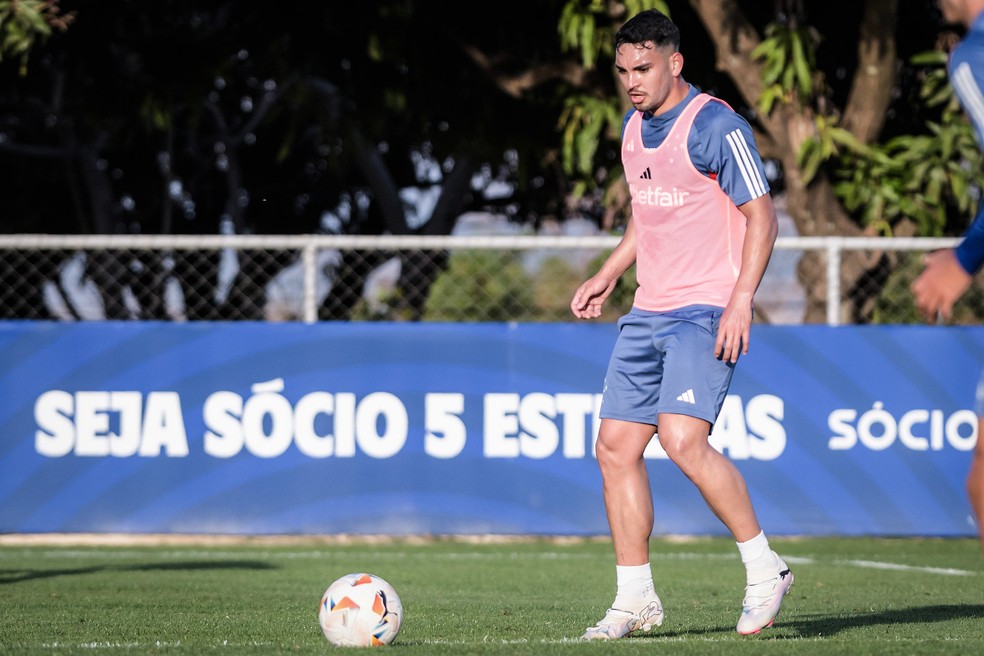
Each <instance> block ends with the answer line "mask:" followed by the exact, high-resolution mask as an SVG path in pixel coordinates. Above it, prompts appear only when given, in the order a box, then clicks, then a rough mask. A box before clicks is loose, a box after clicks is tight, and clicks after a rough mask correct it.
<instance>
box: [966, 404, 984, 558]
mask: <svg viewBox="0 0 984 656" xmlns="http://www.w3.org/2000/svg"><path fill="white" fill-rule="evenodd" d="M967 497H968V498H969V499H970V506H971V508H973V509H974V516H975V518H976V519H977V530H978V532H979V533H980V540H981V551H982V553H984V417H979V418H978V419H977V446H975V447H974V453H973V455H972V456H971V460H970V471H968V472H967Z"/></svg>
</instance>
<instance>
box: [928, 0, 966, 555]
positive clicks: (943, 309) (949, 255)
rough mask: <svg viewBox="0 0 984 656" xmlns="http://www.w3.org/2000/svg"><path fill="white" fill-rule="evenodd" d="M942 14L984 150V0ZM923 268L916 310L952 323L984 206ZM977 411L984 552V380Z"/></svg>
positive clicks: (956, 86) (961, 93)
mask: <svg viewBox="0 0 984 656" xmlns="http://www.w3.org/2000/svg"><path fill="white" fill-rule="evenodd" d="M940 9H941V10H942V12H943V18H944V19H945V20H946V21H947V22H949V23H957V24H960V25H963V26H964V27H965V28H967V30H968V31H967V34H966V35H965V36H964V38H963V40H962V41H961V42H960V43H959V44H957V47H956V48H954V50H953V53H952V54H951V55H950V62H949V65H948V69H949V73H950V81H951V83H952V86H953V90H954V91H955V92H956V94H957V98H958V99H959V100H960V105H961V107H963V108H964V111H965V112H966V113H967V115H968V116H969V117H970V120H971V122H972V123H973V125H974V134H976V135H977V142H978V144H980V145H981V146H982V147H984V93H982V91H981V90H982V88H984V0H940ZM923 262H924V263H925V265H926V268H925V269H924V270H923V272H922V273H921V274H920V275H919V277H918V278H916V280H915V281H914V282H913V283H912V293H913V296H914V298H915V302H916V307H917V308H918V309H919V311H920V312H922V314H923V316H925V317H926V319H927V320H928V321H936V320H937V319H938V318H939V317H942V318H943V319H949V318H950V315H951V313H952V311H953V304H954V303H955V302H956V301H957V299H958V298H960V297H961V296H962V295H963V293H964V292H965V291H967V289H968V288H969V287H970V283H971V281H972V279H973V276H974V274H975V273H977V272H978V271H980V270H981V267H982V266H984V204H981V206H980V207H979V208H978V210H977V216H976V217H975V219H974V221H973V222H972V223H971V224H970V228H968V229H967V232H966V233H964V238H963V241H961V242H960V244H959V245H958V246H957V247H956V248H952V249H946V250H942V251H936V252H935V253H930V254H928V255H926V256H925V257H924V258H923ZM976 411H977V446H976V447H975V449H974V454H973V456H972V457H971V462H970V471H969V472H968V474H967V495H968V497H969V498H970V505H971V506H972V507H973V509H974V514H975V515H976V516H977V530H978V532H979V533H980V539H981V547H982V549H984V440H982V438H981V436H982V435H984V374H982V376H981V381H980V383H978V385H977V405H976Z"/></svg>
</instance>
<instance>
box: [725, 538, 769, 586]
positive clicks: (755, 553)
mask: <svg viewBox="0 0 984 656" xmlns="http://www.w3.org/2000/svg"><path fill="white" fill-rule="evenodd" d="M735 544H737V545H738V553H740V554H741V562H742V563H743V564H744V565H745V574H746V578H747V580H748V582H749V583H755V582H757V580H764V579H765V578H767V577H768V574H770V573H771V571H772V570H774V569H775V568H776V567H778V566H779V561H778V560H776V554H775V552H774V551H772V549H770V548H769V539H768V538H766V537H765V531H762V532H760V533H759V534H758V535H756V536H755V537H754V538H752V539H751V540H748V541H746V542H736V543H735ZM753 579H757V580H753Z"/></svg>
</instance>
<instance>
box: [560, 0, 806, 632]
mask: <svg viewBox="0 0 984 656" xmlns="http://www.w3.org/2000/svg"><path fill="white" fill-rule="evenodd" d="M679 45H680V32H679V30H678V29H677V27H676V25H674V24H673V22H672V21H670V19H669V18H668V17H666V16H665V15H663V14H662V13H660V12H658V11H644V12H642V13H640V14H638V15H636V16H635V17H633V18H631V19H630V20H629V21H628V22H626V23H625V24H624V25H623V26H622V27H621V28H620V29H619V30H618V32H617V33H616V35H615V68H616V71H617V73H618V77H619V80H620V81H621V83H622V86H623V87H624V88H625V90H626V92H628V95H629V98H630V99H631V101H632V105H633V107H634V109H632V110H630V111H629V112H628V113H627V115H626V117H625V123H624V125H623V128H622V164H623V168H624V171H625V176H626V179H627V181H628V184H629V188H630V191H631V194H632V217H631V219H630V220H629V223H628V226H627V227H626V230H625V233H624V235H623V237H622V239H621V241H620V242H619V244H618V245H617V246H616V248H615V249H614V250H613V251H612V253H611V255H610V256H609V257H608V258H607V260H606V261H605V262H604V263H603V264H602V266H601V268H600V269H599V270H598V272H597V273H596V274H595V275H594V276H593V277H591V278H590V279H588V280H587V281H585V282H584V283H583V284H582V285H581V286H580V287H579V288H578V289H577V291H576V292H575V293H574V297H573V299H572V301H571V311H572V312H573V313H574V316H576V317H578V318H581V319H591V318H595V317H598V316H599V315H600V314H601V307H602V305H603V303H604V302H605V299H606V298H608V296H609V294H611V292H612V290H613V289H614V287H615V284H616V282H617V281H618V279H619V277H620V276H621V275H622V274H623V273H625V272H626V271H627V270H628V269H629V267H631V266H632V264H633V263H635V264H636V277H637V280H638V283H639V287H638V290H637V291H636V295H635V299H634V302H633V308H632V310H631V311H630V312H629V313H628V314H626V315H625V316H624V317H622V318H621V319H620V320H619V333H618V338H617V340H616V343H615V347H614V350H613V352H612V355H611V359H610V362H609V366H608V372H607V374H606V376H605V386H604V392H603V395H602V405H601V418H602V419H601V425H600V428H599V434H598V441H597V445H596V453H597V458H598V464H599V467H600V468H601V474H602V479H603V494H604V499H605V510H606V514H607V516H608V524H609V528H610V530H611V535H612V542H613V546H614V550H615V563H616V583H617V586H616V594H615V600H614V602H613V603H612V605H611V607H610V608H609V610H608V612H607V613H606V614H605V616H604V617H603V618H602V619H601V620H600V621H599V622H598V623H597V625H595V626H593V627H590V628H588V629H587V631H586V633H585V634H584V636H582V637H583V638H584V639H588V640H592V639H604V640H610V639H615V638H621V637H623V636H626V635H628V634H629V633H632V632H633V631H637V630H649V629H650V628H652V627H653V626H659V625H661V624H662V623H663V606H662V603H661V601H660V599H659V596H658V595H657V594H656V591H655V588H654V583H653V576H652V571H651V568H650V562H649V537H650V534H651V533H652V530H653V525H654V518H653V514H654V510H653V501H652V492H651V489H650V486H649V477H648V474H647V472H646V465H645V461H644V459H643V452H644V450H645V448H646V446H647V445H648V444H649V442H650V440H651V439H652V437H653V436H654V435H657V436H658V439H659V442H660V445H661V446H662V447H663V449H664V450H665V451H666V453H667V455H668V456H669V457H670V459H671V460H672V461H673V463H674V464H675V465H677V466H678V467H679V468H680V469H681V470H682V471H683V473H684V474H685V475H686V476H687V477H688V478H689V479H690V480H691V481H692V482H693V483H694V485H696V486H697V489H698V490H699V491H700V493H701V495H703V498H704V500H705V501H706V502H707V505H708V506H709V507H710V509H711V510H712V511H713V513H714V514H715V515H716V516H717V517H718V519H720V520H721V522H722V523H723V524H724V525H725V526H726V527H727V528H728V530H729V531H730V532H731V534H732V535H733V536H734V539H735V540H736V542H737V544H738V551H739V553H740V555H741V560H742V562H743V563H744V565H745V572H746V583H747V585H746V587H745V597H744V601H743V602H742V609H741V614H740V616H739V618H738V625H737V630H738V633H741V634H750V633H758V632H759V631H761V630H762V629H763V628H764V627H767V626H771V625H772V622H773V620H774V619H775V617H776V615H777V614H778V613H779V607H780V604H781V603H782V598H783V595H785V594H786V593H787V592H788V591H789V588H790V586H791V585H792V584H793V575H792V573H791V572H790V570H789V568H788V567H787V566H786V563H784V562H783V560H782V559H781V558H779V556H777V555H776V553H775V552H774V551H773V550H772V549H771V548H770V546H769V541H768V538H767V537H766V535H765V533H764V532H763V531H762V528H761V527H760V526H759V523H758V519H757V518H756V514H755V510H754V508H753V506H752V502H751V499H750V498H749V494H748V490H747V488H746V485H745V480H744V478H743V477H742V475H741V473H740V472H739V471H738V469H737V468H736V467H735V466H734V464H733V463H732V462H731V461H730V460H729V459H728V458H727V457H725V456H724V455H722V454H721V453H719V452H718V451H716V450H715V449H714V448H713V447H712V446H711V445H710V444H709V442H708V438H709V436H710V432H711V428H712V426H713V424H714V421H715V419H716V418H717V416H718V413H719V412H720V410H721V406H722V404H723V403H724V400H725V396H726V395H727V392H728V387H729V385H730V383H731V376H732V373H733V372H734V369H735V365H736V364H737V362H738V358H739V355H743V354H745V353H747V352H748V346H749V331H750V327H751V323H752V303H753V297H754V294H755V291H756V290H757V289H758V286H759V283H760V282H761V280H762V276H763V274H764V273H765V269H766V266H767V265H768V263H769V258H770V257H771V255H772V249H773V246H774V244H775V240H776V235H777V234H778V223H777V219H776V214H775V210H774V209H773V206H772V199H771V197H770V195H769V185H768V183H767V182H766V179H765V174H764V168H763V166H762V161H761V158H760V157H759V154H758V150H757V147H756V144H755V141H754V138H753V135H752V131H751V128H750V127H749V125H748V123H747V122H746V121H745V120H744V119H743V118H742V117H741V116H739V115H738V114H737V113H735V112H734V111H732V109H731V108H730V107H729V106H728V105H726V104H725V103H724V102H722V101H720V100H717V99H715V98H712V97H711V96H709V95H707V94H703V93H700V92H699V91H698V90H697V89H696V88H694V87H693V86H691V85H690V84H689V83H688V82H686V81H685V80H684V79H683V77H681V71H682V69H683V61H684V60H683V56H682V55H681V53H680V50H679Z"/></svg>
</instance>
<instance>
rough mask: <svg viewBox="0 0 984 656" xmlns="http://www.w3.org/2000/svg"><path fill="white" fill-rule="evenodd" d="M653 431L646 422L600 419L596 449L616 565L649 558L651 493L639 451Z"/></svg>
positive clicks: (651, 517)
mask: <svg viewBox="0 0 984 656" xmlns="http://www.w3.org/2000/svg"><path fill="white" fill-rule="evenodd" d="M655 431H656V428H655V427H654V426H648V425H646V424H636V423H633V422H628V421H618V420H615V419H602V420H601V426H600V428H599V431H598V442H597V444H596V445H595V453H596V455H597V458H598V467H599V468H600V469H601V478H602V482H603V490H604V497H605V512H606V513H607V515H608V526H609V528H610V529H611V533H612V543H613V544H614V546H615V564H617V565H642V564H645V563H648V562H649V536H650V535H651V534H652V531H653V494H652V490H651V489H650V487H649V473H648V472H647V471H646V462H645V460H644V459H643V457H642V454H643V452H644V451H645V450H646V446H647V445H648V444H649V441H650V440H651V439H652V437H653V434H654V433H655Z"/></svg>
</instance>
